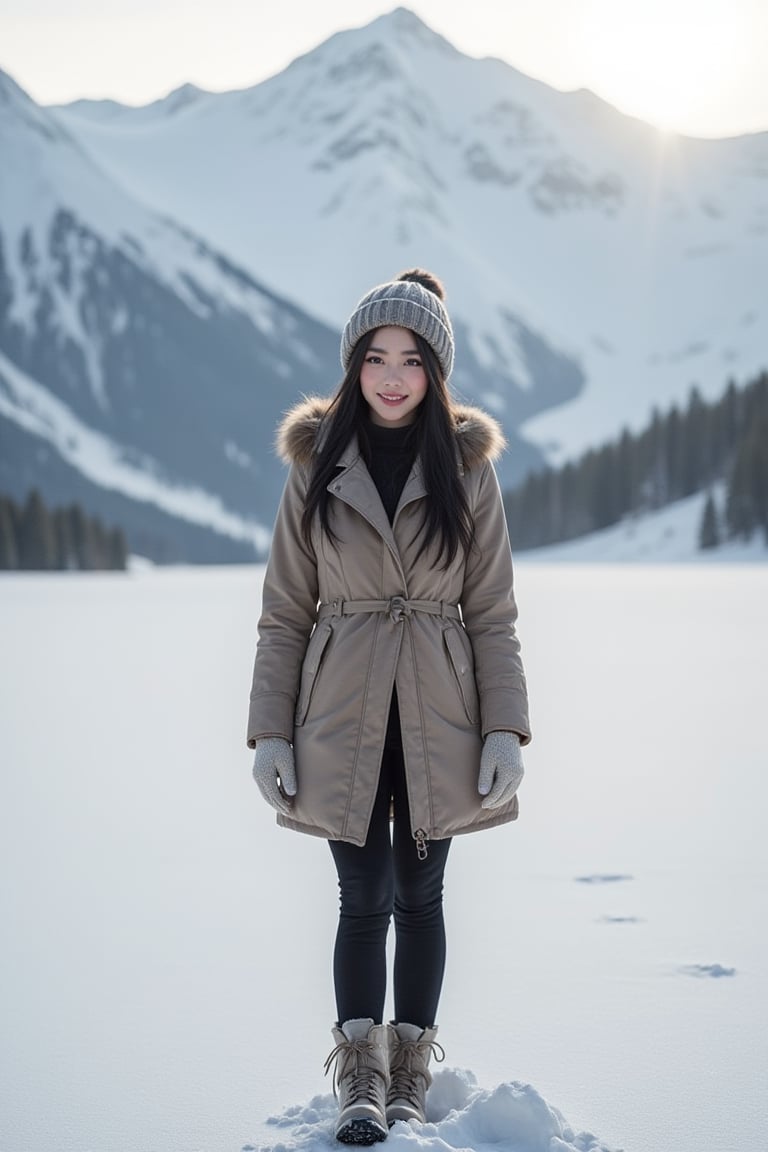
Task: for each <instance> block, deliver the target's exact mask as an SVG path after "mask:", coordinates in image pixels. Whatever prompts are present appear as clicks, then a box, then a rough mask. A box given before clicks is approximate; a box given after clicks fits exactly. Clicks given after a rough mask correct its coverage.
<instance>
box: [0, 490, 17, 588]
mask: <svg viewBox="0 0 768 1152" xmlns="http://www.w3.org/2000/svg"><path fill="white" fill-rule="evenodd" d="M18 566H19V547H18V541H17V539H16V517H15V515H14V507H13V503H12V501H11V500H8V499H7V498H6V497H5V496H0V570H1V571H6V572H7V571H8V570H13V569H15V568H18Z"/></svg>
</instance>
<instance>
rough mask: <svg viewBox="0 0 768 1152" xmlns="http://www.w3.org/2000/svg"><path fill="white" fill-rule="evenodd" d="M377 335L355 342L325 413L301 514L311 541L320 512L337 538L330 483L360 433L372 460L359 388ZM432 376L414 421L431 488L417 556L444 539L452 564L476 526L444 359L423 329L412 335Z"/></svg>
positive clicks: (468, 545) (469, 541)
mask: <svg viewBox="0 0 768 1152" xmlns="http://www.w3.org/2000/svg"><path fill="white" fill-rule="evenodd" d="M373 335H374V333H373V332H369V333H367V334H366V335H365V336H364V337H363V338H362V339H361V340H359V341H358V342H357V344H356V345H355V348H354V351H353V352H352V356H351V358H350V361H349V367H348V368H347V371H346V373H345V375H344V379H343V380H342V382H341V384H340V385H339V387H338V389H337V391H336V394H335V396H334V397H333V399H332V400H331V403H330V405H329V407H328V410H327V412H326V414H325V416H324V417H323V429H322V437H321V446H320V450H319V452H318V453H317V457H316V460H315V464H314V468H313V470H312V475H311V478H310V482H309V487H308V489H307V496H306V503H305V506H304V512H303V514H302V518H301V530H302V534H303V536H304V539H305V541H306V542H307V543H309V541H310V537H311V531H312V522H313V519H314V516H315V513H317V514H318V515H319V518H320V525H321V527H322V529H323V531H324V532H326V533H327V535H328V536H329V537H330V538H331V539H332V540H335V539H336V536H335V534H334V531H333V526H332V524H331V517H330V507H331V503H330V494H329V492H328V485H329V484H330V482H331V480H332V479H333V476H334V474H335V472H336V468H337V466H338V461H339V458H340V456H341V454H342V452H343V451H344V449H345V448H346V447H347V445H348V444H349V442H350V440H351V439H352V437H353V436H354V435H355V434H357V438H358V443H359V445H360V451H361V453H362V455H363V459H364V460H365V461H366V462H368V461H370V445H369V443H368V437H367V434H366V425H367V421H368V404H367V402H366V400H365V398H364V396H363V392H362V389H361V387H360V371H361V369H362V366H363V363H364V361H365V356H366V353H367V351H368V346H369V344H370V342H371V339H372V337H373ZM413 335H414V337H415V340H416V347H417V348H418V350H419V356H420V357H421V362H422V364H423V365H424V371H425V373H426V377H427V391H426V394H425V396H424V399H423V400H422V402H421V404H420V405H419V407H418V409H417V412H416V418H415V420H414V422H413V424H412V425H411V428H412V435H413V441H412V444H413V448H414V450H415V453H416V454H417V455H419V456H420V457H421V466H422V471H423V475H424V484H425V487H426V489H427V500H426V501H425V511H424V520H423V521H422V524H421V526H420V527H419V531H418V533H417V535H422V534H423V539H422V541H421V544H420V545H419V550H418V552H417V554H416V558H417V559H418V558H419V557H420V556H421V555H422V553H423V552H425V551H426V549H427V548H429V547H430V545H431V544H433V543H434V542H439V552H438V556H437V559H438V563H439V562H440V561H441V560H443V557H445V560H444V563H443V567H445V568H447V567H448V566H449V565H450V564H451V563H452V562H453V560H454V558H455V556H456V553H457V552H458V550H459V548H461V549H462V550H463V551H464V553H465V555H466V554H468V553H469V551H470V550H471V548H472V545H473V542H474V526H473V523H472V516H471V514H470V511H469V504H468V503H467V497H466V493H465V491H464V487H463V485H462V483H461V480H460V476H459V461H458V460H457V456H456V452H457V448H456V436H455V433H454V416H453V410H452V407H451V401H450V397H449V396H448V389H447V388H446V384H445V379H444V377H443V372H442V368H441V367H440V362H439V361H438V359H437V357H436V356H435V354H434V352H433V351H432V348H431V346H430V345H429V344H428V343H427V341H426V340H424V338H423V337H422V336H419V334H418V333H413Z"/></svg>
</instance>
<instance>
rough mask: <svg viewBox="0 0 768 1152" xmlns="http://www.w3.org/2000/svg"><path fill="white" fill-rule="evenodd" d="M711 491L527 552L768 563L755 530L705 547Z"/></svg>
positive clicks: (583, 558)
mask: <svg viewBox="0 0 768 1152" xmlns="http://www.w3.org/2000/svg"><path fill="white" fill-rule="evenodd" d="M714 496H715V500H716V502H717V507H718V509H719V510H722V508H723V506H724V500H725V496H724V486H723V485H717V486H716V488H715V491H714ZM705 501H706V493H705V492H699V493H697V494H696V495H695V496H689V497H687V498H686V499H685V500H677V501H675V503H673V504H669V505H668V506H667V507H666V508H660V509H658V510H657V511H656V512H649V513H645V514H643V515H642V516H635V517H631V518H629V519H627V520H623V521H622V522H621V523H619V524H614V525H612V526H611V527H610V528H605V529H603V530H602V531H600V532H593V533H591V534H590V535H589V536H582V537H579V539H577V540H569V541H567V542H566V543H564V544H553V545H550V546H549V547H546V548H531V549H529V550H528V551H526V552H525V553H524V554H523V555H524V556H525V559H526V561H528V562H535V563H557V564H560V563H571V564H670V563H671V564H680V563H691V562H695V563H697V564H724V563H725V564H740V563H754V564H765V563H766V562H768V541H766V540H765V538H764V536H763V535H762V533H755V535H754V536H753V537H752V539H751V540H749V541H743V540H727V541H725V542H724V543H723V544H721V545H720V546H719V547H717V548H714V549H711V550H707V551H702V550H701V549H700V548H699V529H700V526H701V518H702V515H703V513H704V504H705Z"/></svg>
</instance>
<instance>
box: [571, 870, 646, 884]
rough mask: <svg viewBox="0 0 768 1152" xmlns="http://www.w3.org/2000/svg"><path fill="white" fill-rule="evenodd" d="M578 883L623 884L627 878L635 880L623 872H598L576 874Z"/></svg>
mask: <svg viewBox="0 0 768 1152" xmlns="http://www.w3.org/2000/svg"><path fill="white" fill-rule="evenodd" d="M574 880H575V881H576V883H577V884H622V883H625V882H626V881H627V880H634V876H628V875H626V873H622V872H596V873H594V874H593V875H591V876H574Z"/></svg>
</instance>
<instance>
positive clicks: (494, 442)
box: [276, 396, 506, 472]
mask: <svg viewBox="0 0 768 1152" xmlns="http://www.w3.org/2000/svg"><path fill="white" fill-rule="evenodd" d="M330 402H331V400H330V398H329V397H320V396H309V397H307V398H306V399H304V400H302V401H301V402H300V403H298V404H296V405H294V407H293V408H291V409H290V410H289V411H288V412H287V413H286V415H285V417H284V418H283V420H282V422H281V424H280V427H279V429H278V433H277V440H276V447H277V452H278V455H279V456H280V458H281V459H282V460H283V461H284V462H285V463H286V464H301V465H303V466H304V467H309V466H310V465H311V464H312V459H313V457H314V455H315V453H316V452H317V450H318V448H319V447H320V445H321V444H322V442H323V438H324V435H325V431H326V427H327V425H326V424H325V416H326V414H327V412H328V406H329V405H330ZM451 415H452V417H453V425H454V433H455V436H456V451H457V459H458V460H459V461H460V470H461V471H462V472H463V471H464V469H465V468H467V469H472V468H476V467H478V466H479V465H480V464H483V463H485V461H486V460H495V459H496V458H497V457H498V456H499V455H500V454H501V452H502V451H503V449H504V448H505V446H506V441H505V439H504V434H503V432H502V431H501V426H500V425H499V424H498V422H497V421H496V420H494V418H493V417H492V416H489V415H488V413H487V412H483V411H482V409H480V408H473V407H470V406H469V405H466V404H452V405H451ZM351 451H354V452H357V451H358V449H357V444H356V442H355V443H354V444H350V445H348V446H347V448H346V449H345V453H344V454H342V457H341V459H344V456H345V455H346V454H347V453H349V452H351ZM340 462H341V460H340Z"/></svg>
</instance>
